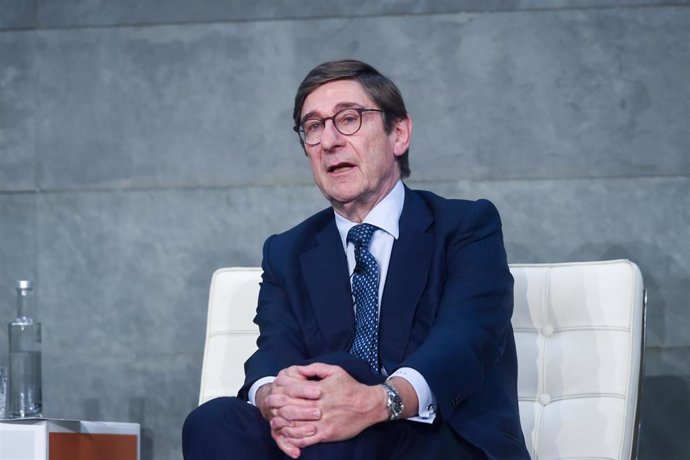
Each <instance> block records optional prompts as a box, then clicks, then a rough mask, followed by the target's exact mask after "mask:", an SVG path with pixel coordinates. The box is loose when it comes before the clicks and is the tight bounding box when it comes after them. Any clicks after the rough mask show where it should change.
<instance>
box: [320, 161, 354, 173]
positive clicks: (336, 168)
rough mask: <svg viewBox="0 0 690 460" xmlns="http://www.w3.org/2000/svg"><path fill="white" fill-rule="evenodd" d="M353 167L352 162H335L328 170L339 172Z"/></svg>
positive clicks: (329, 171)
mask: <svg viewBox="0 0 690 460" xmlns="http://www.w3.org/2000/svg"><path fill="white" fill-rule="evenodd" d="M352 167H354V165H353V164H352V163H347V162H343V163H338V164H335V165H333V166H329V167H328V169H327V170H326V171H327V172H328V173H338V172H342V171H345V170H348V169H350V168H352Z"/></svg>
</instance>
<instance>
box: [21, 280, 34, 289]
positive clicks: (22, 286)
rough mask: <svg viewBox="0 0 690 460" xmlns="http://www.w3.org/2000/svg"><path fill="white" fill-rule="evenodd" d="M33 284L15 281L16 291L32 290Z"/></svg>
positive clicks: (27, 281)
mask: <svg viewBox="0 0 690 460" xmlns="http://www.w3.org/2000/svg"><path fill="white" fill-rule="evenodd" d="M33 288H34V283H33V282H32V281H31V280H19V281H17V289H33Z"/></svg>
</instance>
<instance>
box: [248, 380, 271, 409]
mask: <svg viewBox="0 0 690 460" xmlns="http://www.w3.org/2000/svg"><path fill="white" fill-rule="evenodd" d="M275 379H276V378H275V377H262V378H260V379H259V380H257V381H256V382H254V384H253V385H252V386H251V387H249V394H248V395H247V399H248V400H249V404H251V405H252V406H256V392H257V391H259V388H261V387H262V386H263V385H266V384H267V383H271V382H273V381H274V380H275Z"/></svg>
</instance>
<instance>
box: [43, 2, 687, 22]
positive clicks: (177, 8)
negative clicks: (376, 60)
mask: <svg viewBox="0 0 690 460" xmlns="http://www.w3.org/2000/svg"><path fill="white" fill-rule="evenodd" d="M686 4H688V1H687V0H607V1H601V0H461V1H452V0H444V1H439V0H418V1H399V0H381V1H376V2H367V1H364V0H357V1H350V2H334V1H330V2H324V1H322V0H285V1H280V2H275V1H272V0H255V1H252V2H242V1H240V0H233V1H222V0H202V1H199V0H197V1H195V2H188V1H184V0H174V1H166V2H164V3H160V2H156V1H155V0H146V1H137V0H124V1H119V2H109V1H107V0H88V1H83V0H40V8H39V17H40V24H41V26H42V27H75V26H113V25H126V24H162V23H171V22H175V23H177V22H208V21H211V22H213V21H245V20H262V19H305V18H324V17H326V18H328V17H367V16H395V15H410V14H439V13H462V12H496V11H521V10H535V9H536V10H543V9H547V10H558V9H573V8H611V7H617V6H619V7H629V6H632V7H634V6H649V5H686Z"/></svg>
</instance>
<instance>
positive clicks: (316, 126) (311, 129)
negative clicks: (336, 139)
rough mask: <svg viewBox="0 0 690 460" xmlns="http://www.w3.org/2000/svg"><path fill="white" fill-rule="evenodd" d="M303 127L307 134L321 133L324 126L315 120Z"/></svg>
mask: <svg viewBox="0 0 690 460" xmlns="http://www.w3.org/2000/svg"><path fill="white" fill-rule="evenodd" d="M302 126H304V132H305V133H316V132H319V131H321V128H322V127H323V124H322V123H321V122H320V121H317V120H313V121H307V122H305V123H304V125H302Z"/></svg>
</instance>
